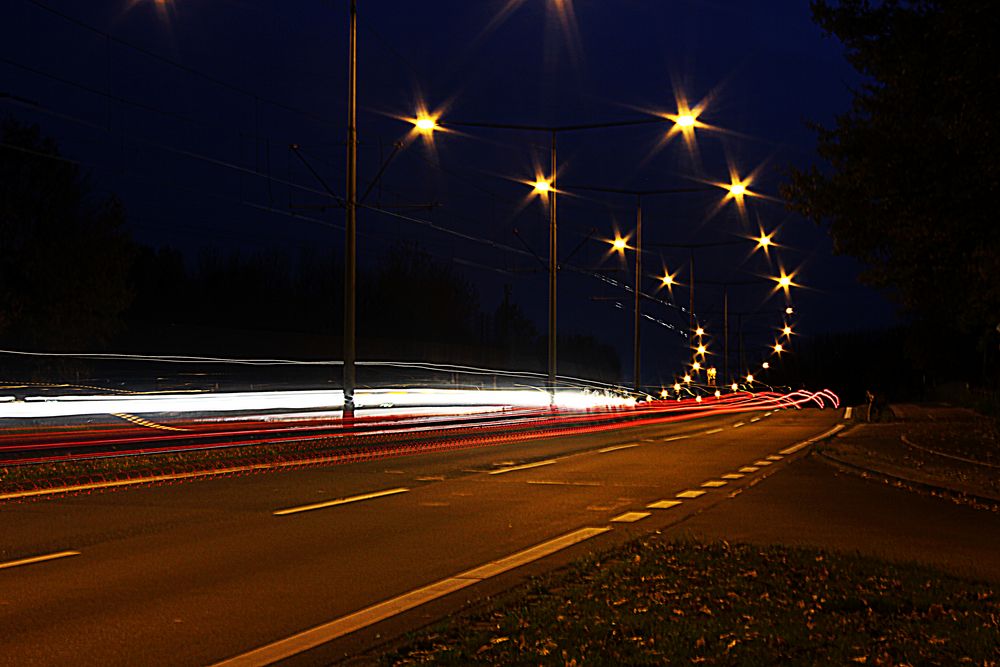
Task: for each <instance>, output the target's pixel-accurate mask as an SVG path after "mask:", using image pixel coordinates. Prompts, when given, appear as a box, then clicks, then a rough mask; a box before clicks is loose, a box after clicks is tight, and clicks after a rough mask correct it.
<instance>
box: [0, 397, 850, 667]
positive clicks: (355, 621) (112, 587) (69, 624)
mask: <svg viewBox="0 0 1000 667" xmlns="http://www.w3.org/2000/svg"><path fill="white" fill-rule="evenodd" d="M842 419H843V411H842V410H823V411H820V410H782V411H778V412H774V413H771V412H767V413H757V414H744V415H727V416H720V417H713V418H708V419H703V420H698V421H695V422H684V423H679V424H668V425H655V426H648V427H640V428H631V429H621V430H615V431H608V432H603V433H597V434H591V435H587V436H578V437H572V438H561V439H549V440H535V441H530V442H525V443H520V444H509V445H503V446H497V447H486V448H480V449H471V450H459V451H443V452H433V453H427V454H421V455H413V456H407V457H400V458H394V459H383V460H378V461H370V462H364V463H354V464H350V465H341V466H333V467H327V468H310V469H304V470H295V471H286V472H280V473H270V474H263V475H254V476H245V477H234V478H224V479H212V480H206V481H198V482H191V483H184V484H177V485H172V486H160V487H152V488H131V489H124V490H120V491H116V492H105V493H97V494H92V495H80V496H75V497H62V498H54V499H47V500H39V501H34V502H25V503H17V504H10V503H8V504H3V505H0V525H2V526H3V532H2V538H0V550H2V553H0V627H2V628H3V631H2V636H0V663H2V664H13V665H26V664H31V665H46V664H51V665H55V664H93V665H97V664H100V665H115V664H121V665H126V664H128V665H134V664H144V665H157V664H171V665H201V664H213V663H217V662H220V661H224V660H227V659H231V658H234V657H237V658H239V657H240V656H243V657H244V658H245V662H244V663H243V664H267V663H268V662H271V661H273V660H276V659H280V658H285V657H291V658H292V659H293V660H298V661H301V662H303V663H305V664H308V663H310V662H313V661H319V660H325V659H326V658H325V657H323V656H324V655H325V653H324V652H327V654H328V652H329V651H330V650H331V649H330V644H327V643H326V642H327V641H329V640H336V639H337V638H338V637H340V636H342V635H343V634H344V632H345V630H350V629H353V628H354V627H364V626H365V625H366V624H367V622H368V621H371V620H373V619H374V620H378V619H379V618H382V617H385V616H387V615H388V616H389V617H391V616H392V615H393V613H394V611H397V610H401V609H405V608H406V607H407V606H408V605H409V606H412V605H413V604H415V603H417V602H424V601H425V600H432V601H433V600H440V599H444V597H446V596H444V593H445V592H447V591H448V590H453V591H456V592H453V593H451V596H452V597H454V596H464V597H467V598H471V597H475V596H476V595H477V594H478V593H477V591H482V590H489V589H490V587H491V586H492V587H496V586H502V585H505V583H506V582H509V581H511V580H512V579H516V578H517V577H519V576H522V575H523V573H524V572H530V571H532V569H531V568H532V567H535V568H538V567H546V566H549V565H551V563H553V562H559V559H560V558H563V559H565V558H569V557H571V556H578V555H580V554H583V553H586V552H587V551H590V550H593V549H599V548H601V547H602V545H607V544H609V543H610V542H611V541H613V540H622V539H625V538H627V537H628V536H629V535H633V534H636V533H637V532H639V531H646V530H653V529H657V528H661V527H666V526H667V525H668V524H671V523H673V522H676V521H677V520H678V519H679V518H681V517H683V516H685V515H687V514H691V513H694V512H697V511H699V510H701V509H704V508H706V507H708V506H710V505H712V504H714V503H718V502H721V501H724V499H726V498H728V497H729V495H730V494H731V492H732V491H733V490H735V489H740V488H745V487H747V486H749V485H752V484H754V483H755V482H757V481H759V480H760V479H761V478H762V477H763V476H764V475H765V474H767V473H768V472H770V471H773V470H777V469H778V468H780V467H781V466H782V465H784V464H785V463H786V462H787V461H788V459H789V458H790V457H794V456H798V455H800V454H801V453H802V452H804V451H805V450H806V448H807V447H808V445H807V444H805V443H806V442H807V441H808V440H809V439H811V438H814V437H816V436H819V435H821V434H824V433H827V432H829V431H830V430H831V428H834V427H835V426H837V425H838V424H840V423H841V422H842ZM797 445H802V446H801V447H797ZM791 449H794V450H795V451H794V452H793V451H790V450H791ZM782 452H785V453H784V454H783V453H782ZM650 505H654V508H650V507H649V506H650ZM559 538H563V539H562V541H559ZM553 540H556V541H555V542H553ZM538 545H543V546H542V547H541V548H538V549H534V550H533V551H532V548H534V547H537V546H538ZM574 545H575V546H574ZM550 553H551V554H554V559H553V557H551V556H550V557H549V558H547V559H544V560H541V561H539V562H534V564H533V565H528V566H527V567H522V566H523V565H524V564H525V563H532V562H533V561H535V560H536V559H537V558H538V557H539V556H544V555H546V554H550ZM512 555H514V556H516V557H515V559H514V560H504V559H505V558H508V557H510V556H512ZM37 558H42V559H43V560H38V561H32V559H37ZM46 558H47V559H46ZM486 564H492V565H490V566H489V567H487V568H486V569H477V568H480V566H483V565H486ZM442 582H443V583H442ZM434 584H437V585H438V587H437V588H432V589H430V592H428V591H427V589H424V592H423V593H418V594H416V597H414V595H415V594H413V593H412V592H413V591H420V590H421V589H422V588H424V587H427V586H429V585H434ZM384 601H392V602H391V603H390V604H389V605H388V606H382V607H375V609H374V611H373V610H372V609H371V608H372V607H373V605H378V604H379V603H382V602H384ZM364 610H368V611H367V612H365V611H364ZM359 611H360V612H363V613H362V614H361V615H360V616H359V615H358V612H359ZM338 619H339V621H338ZM359 624H360V625H359ZM311 628H319V629H318V630H316V631H315V632H314V633H312V634H310V635H307V636H306V637H305V638H302V637H300V638H299V639H289V638H293V637H295V635H297V634H298V633H301V632H303V631H306V630H309V629H311ZM338 633H339V634H338ZM313 645H316V646H318V648H315V649H313V648H312V646H313ZM261 647H265V648H264V650H263V651H258V652H256V653H253V651H255V650H258V649H260V648H261ZM310 651H311V652H310Z"/></svg>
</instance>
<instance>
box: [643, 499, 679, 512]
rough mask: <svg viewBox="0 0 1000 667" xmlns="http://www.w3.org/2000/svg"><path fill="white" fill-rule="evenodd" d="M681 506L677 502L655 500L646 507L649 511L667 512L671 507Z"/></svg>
mask: <svg viewBox="0 0 1000 667" xmlns="http://www.w3.org/2000/svg"><path fill="white" fill-rule="evenodd" d="M680 504H681V501H679V500H657V501H656V502H655V503H649V504H648V505H646V508H647V509H651V510H668V509H670V508H671V507H677V506H678V505H680Z"/></svg>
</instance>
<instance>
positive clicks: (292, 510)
mask: <svg viewBox="0 0 1000 667" xmlns="http://www.w3.org/2000/svg"><path fill="white" fill-rule="evenodd" d="M408 491H409V489H406V488H403V487H400V488H397V489H386V490H384V491H374V492H372V493H363V494H361V495H358V496H350V497H348V498H337V499H336V500H328V501H325V502H322V503H313V504H311V505H301V506H299V507H289V508H287V509H283V510H275V511H274V512H273V514H274V516H287V515H289V514H298V513H300V512H311V511H313V510H321V509H326V508H327V507H336V506H337V505H347V504H350V503H358V502H361V501H363V500H372V499H373V498H382V497H384V496H394V495H396V494H398V493H407V492H408Z"/></svg>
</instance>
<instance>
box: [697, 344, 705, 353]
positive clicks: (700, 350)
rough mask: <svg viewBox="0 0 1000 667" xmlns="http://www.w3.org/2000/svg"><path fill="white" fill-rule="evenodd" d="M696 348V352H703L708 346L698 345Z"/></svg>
mask: <svg viewBox="0 0 1000 667" xmlns="http://www.w3.org/2000/svg"><path fill="white" fill-rule="evenodd" d="M697 349H698V354H705V353H706V352H708V348H707V347H705V346H704V345H699V346H698V348H697Z"/></svg>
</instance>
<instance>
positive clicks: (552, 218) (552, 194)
mask: <svg viewBox="0 0 1000 667" xmlns="http://www.w3.org/2000/svg"><path fill="white" fill-rule="evenodd" d="M550 185H551V187H550V188H549V400H550V402H551V403H553V404H554V403H555V399H556V272H557V271H558V269H559V260H558V257H557V255H558V252H557V248H556V239H557V235H556V132H555V130H553V131H552V178H551V181H550Z"/></svg>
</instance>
